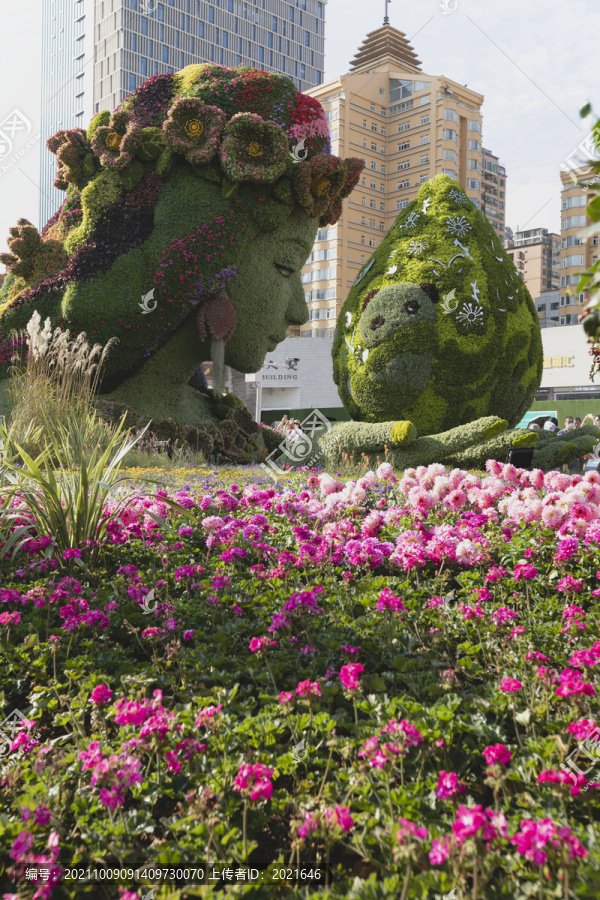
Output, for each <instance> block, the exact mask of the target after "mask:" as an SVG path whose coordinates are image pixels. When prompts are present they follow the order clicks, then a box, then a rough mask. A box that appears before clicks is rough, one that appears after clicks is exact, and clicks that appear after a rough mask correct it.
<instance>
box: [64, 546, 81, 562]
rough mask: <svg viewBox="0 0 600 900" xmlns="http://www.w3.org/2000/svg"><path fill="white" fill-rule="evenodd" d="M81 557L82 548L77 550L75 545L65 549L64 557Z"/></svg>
mask: <svg viewBox="0 0 600 900" xmlns="http://www.w3.org/2000/svg"><path fill="white" fill-rule="evenodd" d="M80 558H81V550H77V549H76V548H75V547H73V548H71V549H69V550H64V551H63V559H80Z"/></svg>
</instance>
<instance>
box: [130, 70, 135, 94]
mask: <svg viewBox="0 0 600 900" xmlns="http://www.w3.org/2000/svg"><path fill="white" fill-rule="evenodd" d="M129 90H130V91H135V75H132V74H131V73H129Z"/></svg>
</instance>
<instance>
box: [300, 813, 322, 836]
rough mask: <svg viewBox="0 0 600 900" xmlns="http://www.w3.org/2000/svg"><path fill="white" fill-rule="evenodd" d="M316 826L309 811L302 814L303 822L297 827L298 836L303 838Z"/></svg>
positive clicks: (314, 829) (315, 828)
mask: <svg viewBox="0 0 600 900" xmlns="http://www.w3.org/2000/svg"><path fill="white" fill-rule="evenodd" d="M317 828H318V825H317V822H316V820H315V819H314V818H313V816H312V815H311V813H308V812H307V813H306V815H305V816H304V822H303V823H302V825H300V827H299V828H298V837H299V838H305V837H308V836H309V834H312V833H313V832H314V831H316V830H317Z"/></svg>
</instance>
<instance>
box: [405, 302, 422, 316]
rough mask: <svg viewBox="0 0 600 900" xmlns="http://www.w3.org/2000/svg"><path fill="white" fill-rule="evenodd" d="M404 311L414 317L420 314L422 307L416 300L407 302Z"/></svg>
mask: <svg viewBox="0 0 600 900" xmlns="http://www.w3.org/2000/svg"><path fill="white" fill-rule="evenodd" d="M404 309H405V310H406V312H407V313H410V315H414V314H415V313H418V312H419V309H420V307H419V304H418V303H417V301H416V300H407V301H406V303H405V304H404Z"/></svg>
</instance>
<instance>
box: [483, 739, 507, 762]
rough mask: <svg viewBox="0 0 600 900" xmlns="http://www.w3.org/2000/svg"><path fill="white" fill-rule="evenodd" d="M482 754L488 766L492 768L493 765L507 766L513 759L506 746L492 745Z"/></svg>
mask: <svg viewBox="0 0 600 900" xmlns="http://www.w3.org/2000/svg"><path fill="white" fill-rule="evenodd" d="M482 752H483V756H484V757H485V761H486V763H487V764H488V766H491V765H492V764H493V763H499V764H500V765H501V766H507V765H508V764H509V762H510V761H511V758H512V753H511V752H510V750H509V749H508V747H506V746H505V745H504V744H491V745H490V746H489V747H486V748H485V749H484V750H483V751H482Z"/></svg>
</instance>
